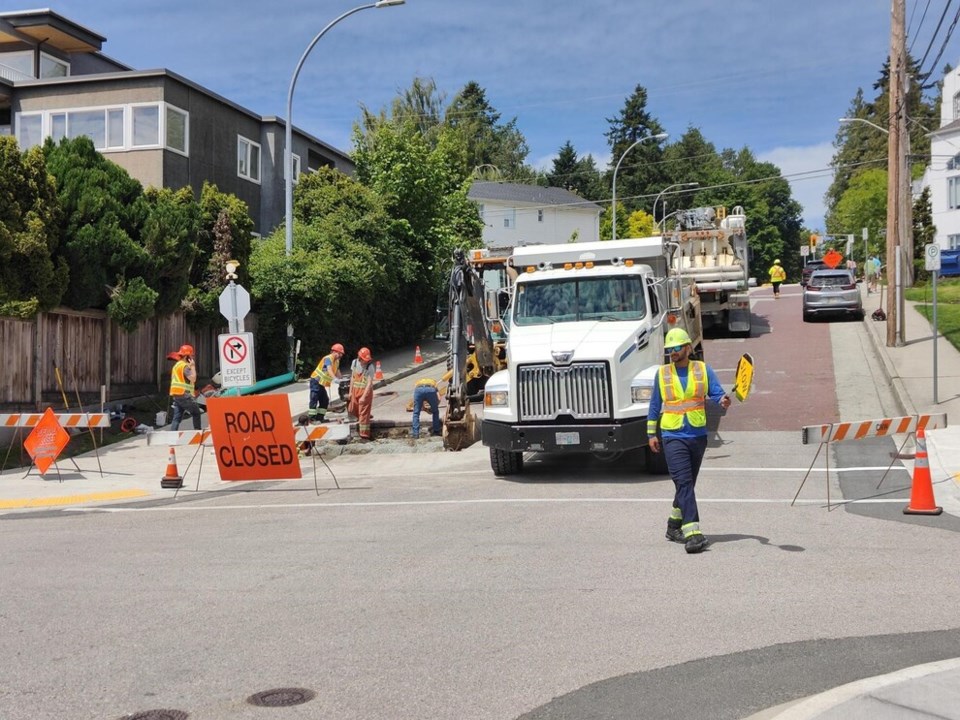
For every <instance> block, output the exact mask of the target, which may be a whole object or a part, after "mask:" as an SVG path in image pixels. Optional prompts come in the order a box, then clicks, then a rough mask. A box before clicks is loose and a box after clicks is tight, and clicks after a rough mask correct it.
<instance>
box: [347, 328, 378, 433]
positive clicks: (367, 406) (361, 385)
mask: <svg viewBox="0 0 960 720" xmlns="http://www.w3.org/2000/svg"><path fill="white" fill-rule="evenodd" d="M375 370H376V368H374V365H373V354H372V353H371V352H370V349H369V348H365V347H362V348H360V350H359V352H357V359H356V360H354V361H353V363H351V365H350V395H349V396H348V400H347V412H348V413H350V414H351V415H353V416H354V417H355V418H357V420H358V427H357V432H358V433H359V434H360V439H361V440H370V420H371V418H372V416H373V382H374V374H375Z"/></svg>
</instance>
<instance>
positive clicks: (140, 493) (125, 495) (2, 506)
mask: <svg viewBox="0 0 960 720" xmlns="http://www.w3.org/2000/svg"><path fill="white" fill-rule="evenodd" d="M149 494H150V493H149V492H147V491H146V490H114V491H113V492H98V493H86V494H84V495H59V496H55V497H46V498H18V499H14V500H0V510H13V509H16V508H34V507H46V506H49V505H76V504H77V503H85V502H95V501H98V500H125V499H129V498H140V497H146V496H148V495H149Z"/></svg>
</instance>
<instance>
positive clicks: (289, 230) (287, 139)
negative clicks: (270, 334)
mask: <svg viewBox="0 0 960 720" xmlns="http://www.w3.org/2000/svg"><path fill="white" fill-rule="evenodd" d="M404 2H406V0H377V2H374V3H370V4H368V5H358V6H357V7H355V8H353V9H352V10H347V11H346V12H345V13H343V14H342V15H340V16H339V17H337V18H336V19H334V20H332V21H331V22H330V23H329V24H328V25H327V26H326V27H325V28H323V30H321V31H320V32H318V33H317V34H316V36H315V37H314V38H313V40H311V41H310V44H309V45H307V49H306V50H304V51H303V55H301V56H300V60H299V61H298V62H297V66H296V67H295V68H294V70H293V75H292V76H291V77H290V87H289V89H288V90H287V122H286V128H285V130H284V138H283V139H284V144H283V167H284V171H283V176H284V185H283V189H284V219H285V222H286V227H285V240H286V254H287V257H289V256H290V255H292V254H293V89H294V88H295V87H296V85H297V78H298V77H299V75H300V69H301V68H302V67H303V63H304V62H305V61H306V59H307V55H309V54H310V51H311V50H313V47H314V45H316V44H317V43H318V42H319V41H320V38H322V37H323V36H324V35H326V33H327V31H328V30H329V29H330V28H332V27H333V26H334V25H336V24H337V23H338V22H340V21H341V20H343V19H345V18H348V17H350V16H351V15H353V14H354V13H358V12H360V11H361V10H370V9H371V8H381V7H390V6H392V5H403V4H404ZM287 342H288V344H289V345H290V351H291V352H290V356H289V358H288V363H287V364H288V368H287V369H288V370H293V369H294V368H293V367H292V365H293V325H290V324H288V325H287Z"/></svg>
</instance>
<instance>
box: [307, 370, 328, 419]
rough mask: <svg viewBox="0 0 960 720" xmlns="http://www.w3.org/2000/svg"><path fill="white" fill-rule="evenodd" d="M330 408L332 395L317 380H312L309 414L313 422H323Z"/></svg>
mask: <svg viewBox="0 0 960 720" xmlns="http://www.w3.org/2000/svg"><path fill="white" fill-rule="evenodd" d="M328 407H330V395H329V393H327V389H326V388H325V387H324V386H323V385H321V384H320V381H319V380H318V379H317V378H310V404H309V409H308V410H307V414H308V415H309V416H310V419H311V420H314V419H319V420H321V421H322V420H323V419H324V417H326V415H327V408H328Z"/></svg>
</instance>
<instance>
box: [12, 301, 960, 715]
mask: <svg viewBox="0 0 960 720" xmlns="http://www.w3.org/2000/svg"><path fill="white" fill-rule="evenodd" d="M790 290H791V288H787V289H786V290H785V292H784V297H783V298H781V299H780V300H779V301H773V300H772V299H771V298H769V290H767V291H766V293H767V295H766V297H765V296H764V293H763V291H761V292H759V293H757V296H756V297H757V303H756V311H757V315H758V320H759V322H758V324H757V327H756V330H757V332H756V333H755V334H754V336H753V337H751V338H747V339H736V340H728V339H719V338H718V339H714V340H710V341H708V343H707V347H706V353H707V360H708V362H710V363H711V365H713V366H714V367H715V368H716V369H717V371H718V373H720V375H721V380H723V381H724V382H725V383H727V384H729V382H730V380H731V379H732V376H733V370H734V368H735V367H736V359H737V358H738V357H739V355H740V354H741V353H742V352H744V351H748V352H750V353H751V354H752V355H753V356H754V358H755V360H756V362H757V368H758V371H757V375H756V378H755V389H754V394H753V396H752V397H751V398H750V399H749V400H748V402H747V403H745V404H743V405H739V404H736V403H735V404H734V407H733V408H731V410H730V411H728V412H727V413H726V416H724V417H721V416H720V415H719V414H712V415H711V427H712V432H711V438H710V447H709V449H708V454H707V459H706V462H705V466H704V469H703V471H702V473H701V479H700V483H699V485H698V495H699V496H700V500H701V519H702V524H703V528H704V531H705V533H706V534H707V535H708V537H710V538H711V540H712V545H711V546H710V548H709V549H708V550H707V551H706V552H704V553H703V554H702V555H697V556H688V555H686V554H685V553H684V552H683V548H682V547H681V546H679V545H676V544H672V543H669V542H667V541H666V540H665V539H664V537H663V531H664V527H665V523H666V517H667V514H668V512H669V506H670V499H671V497H672V485H671V483H670V480H669V478H666V477H651V476H648V475H645V474H644V473H643V467H642V459H641V458H640V456H639V454H631V455H629V456H627V457H624V458H622V459H620V460H619V461H617V462H612V463H603V462H600V461H598V460H596V459H594V458H592V457H573V458H556V457H540V456H533V457H531V458H529V460H528V462H527V464H526V472H525V474H524V475H523V476H520V477H519V478H516V479H513V480H510V481H506V480H502V479H496V478H494V477H493V476H492V474H491V472H490V469H489V463H488V459H487V453H486V451H485V449H484V448H482V447H479V446H474V447H472V448H469V449H468V450H465V451H463V452H460V453H433V454H412V453H404V452H401V451H398V453H397V454H395V455H367V456H361V455H350V456H342V457H340V458H338V459H336V460H335V461H334V462H333V463H332V464H331V467H333V469H334V470H335V472H336V473H337V478H338V481H339V484H340V486H341V487H342V488H343V489H341V490H336V489H331V490H326V491H324V492H323V493H322V495H321V497H319V498H318V497H317V496H316V495H315V494H314V489H313V480H312V478H310V479H304V480H303V481H296V482H291V483H284V484H274V485H270V486H263V487H258V488H256V489H254V490H251V491H240V492H234V493H229V494H227V493H223V492H218V493H215V494H214V493H211V494H204V493H198V494H197V495H195V496H193V497H191V498H188V499H181V500H180V501H178V502H177V503H176V504H170V503H166V502H160V503H151V504H131V505H129V506H126V507H122V506H116V505H114V506H111V507H110V508H107V509H104V510H93V511H91V510H73V511H63V510H60V511H47V512H36V513H24V514H18V515H12V516H7V517H4V518H3V519H0V578H2V583H0V628H2V632H0V657H2V658H3V662H2V663H0V718H3V719H4V720H28V719H29V720H43V719H48V718H49V719H51V720H52V719H54V718H56V719H58V720H60V719H62V718H121V717H126V716H128V715H133V714H135V713H138V712H146V711H149V710H157V709H167V710H180V711H182V712H184V713H187V714H188V716H189V718H191V720H198V719H201V718H204V719H217V720H219V719H221V718H231V719H233V718H240V719H242V718H266V717H270V718H281V717H282V718H338V719H340V718H343V719H354V718H356V719H358V720H359V719H360V718H364V719H365V720H370V719H372V720H377V719H382V720H388V719H389V720H395V719H396V718H431V719H440V718H450V719H451V720H453V719H457V720H462V719H464V718H471V719H474V718H476V719H491V720H492V719H494V718H498V719H509V718H518V717H524V718H551V719H552V718H571V719H573V718H577V719H578V720H581V719H583V718H610V719H614V718H617V719H619V718H624V719H625V718H674V717H699V718H704V719H706V718H710V719H711V720H713V719H723V718H731V719H734V718H743V717H747V716H749V715H751V714H752V713H755V712H757V711H758V710H761V709H763V708H766V707H769V706H772V705H777V704H779V703H783V702H786V701H789V700H792V699H795V698H799V697H803V696H806V695H809V694H813V693H816V692H819V691H822V690H824V689H827V688H829V687H833V686H835V685H838V684H841V683H845V682H849V681H852V680H856V679H858V678H862V677H867V676H871V675H875V674H878V673H882V672H888V671H892V670H895V669H897V668H900V667H904V666H908V665H913V664H916V663H921V662H930V661H933V660H938V659H944V658H949V657H955V656H957V655H960V629H958V627H960V623H958V620H957V611H956V608H957V607H958V606H960V584H958V582H957V579H956V571H955V566H956V560H955V557H956V550H957V547H958V546H957V533H958V532H960V527H958V521H957V519H956V518H954V517H950V516H941V517H940V518H938V519H937V521H936V522H932V521H931V519H930V518H917V517H914V516H910V517H905V516H903V515H902V513H901V512H900V511H901V508H902V505H903V498H905V497H906V494H905V493H904V491H903V488H905V487H906V486H907V485H908V478H907V476H906V473H905V472H904V471H902V470H899V471H897V470H894V471H892V472H891V473H890V474H889V475H888V477H887V478H886V479H885V480H884V486H883V487H882V488H881V490H880V491H877V490H876V489H874V487H873V486H875V485H876V484H877V481H879V480H880V477H881V476H882V474H883V469H885V468H886V467H887V465H888V464H889V463H890V457H889V454H890V452H892V451H893V446H892V444H891V445H887V444H884V443H877V444H875V447H868V446H866V445H864V446H863V447H856V448H855V449H850V450H849V451H848V450H846V449H838V450H836V451H835V453H834V456H833V457H831V458H830V467H831V472H830V473H829V474H828V473H827V472H826V471H825V469H826V468H825V464H824V460H825V459H824V458H822V457H819V458H818V457H816V453H817V447H816V446H806V445H802V444H801V443H800V427H801V426H802V425H804V424H819V423H823V422H830V421H832V420H835V419H839V418H840V417H841V416H844V417H851V416H855V417H871V416H873V415H872V414H873V413H880V414H881V415H882V414H884V413H887V412H889V411H890V410H889V409H887V408H884V403H885V402H889V396H888V395H889V393H888V390H886V389H885V388H884V384H883V382H882V378H881V377H880V376H879V375H878V374H877V373H878V369H877V367H876V365H875V362H876V361H875V358H874V359H871V357H870V356H869V353H868V351H867V349H866V348H867V346H868V343H866V339H865V338H864V337H862V335H863V332H864V330H863V327H862V325H860V324H858V323H844V322H839V323H811V324H804V323H802V321H801V317H800V301H799V296H798V295H796V294H795V293H796V288H793V291H794V294H793V295H791V294H789V291H790ZM890 407H891V408H892V405H891V406H890ZM835 447H837V448H843V447H844V446H843V445H838V446H835ZM398 449H399V446H398ZM815 458H816V460H815ZM811 466H812V467H813V469H812V471H811V472H810V473H809V477H808V478H807V479H806V481H805V482H804V477H805V475H806V474H807V472H808V470H809V469H810V468H811ZM878 468H879V469H878ZM801 485H802V487H801ZM828 488H829V491H830V494H831V499H832V501H833V503H834V505H833V506H832V507H833V509H831V510H828V509H827V507H826V494H827V489H828ZM798 490H799V491H800V492H799V499H798V502H797V503H796V504H794V505H791V500H792V499H793V498H794V495H795V494H797V492H798ZM898 493H899V494H898ZM850 499H856V500H857V502H855V503H844V502H843V501H844V500H850ZM837 503H840V504H837ZM272 688H304V689H308V690H311V691H313V692H314V693H316V697H315V698H314V699H312V700H310V701H309V702H307V703H305V704H303V705H299V706H295V707H288V708H283V709H275V708H259V707H255V706H253V705H250V704H248V703H247V702H246V698H248V697H249V696H250V695H251V694H253V693H256V692H259V691H264V690H269V689H272Z"/></svg>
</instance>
